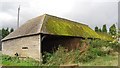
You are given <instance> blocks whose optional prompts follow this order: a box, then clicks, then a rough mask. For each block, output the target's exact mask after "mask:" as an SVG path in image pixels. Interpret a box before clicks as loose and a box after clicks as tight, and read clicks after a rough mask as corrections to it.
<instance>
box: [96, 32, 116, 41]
mask: <svg viewBox="0 0 120 68" xmlns="http://www.w3.org/2000/svg"><path fill="white" fill-rule="evenodd" d="M97 33H98V35H100V39H101V40H104V41H113V40H114V39H113V38H112V36H111V35H109V34H107V33H104V32H97Z"/></svg>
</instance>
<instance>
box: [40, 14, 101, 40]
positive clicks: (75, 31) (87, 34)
mask: <svg viewBox="0 0 120 68" xmlns="http://www.w3.org/2000/svg"><path fill="white" fill-rule="evenodd" d="M42 29H44V30H43V32H45V33H49V34H55V35H64V36H77V37H83V38H100V37H99V35H98V34H97V33H96V32H95V31H94V30H92V29H91V28H90V27H89V26H87V25H84V24H81V23H77V22H73V21H70V20H67V19H63V18H58V17H55V16H50V15H47V16H46V18H45V22H44V23H43V28H42Z"/></svg>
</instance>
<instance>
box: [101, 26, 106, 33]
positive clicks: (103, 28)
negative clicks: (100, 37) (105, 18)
mask: <svg viewBox="0 0 120 68" xmlns="http://www.w3.org/2000/svg"><path fill="white" fill-rule="evenodd" d="M102 32H105V33H107V27H106V24H104V25H103V27H102Z"/></svg>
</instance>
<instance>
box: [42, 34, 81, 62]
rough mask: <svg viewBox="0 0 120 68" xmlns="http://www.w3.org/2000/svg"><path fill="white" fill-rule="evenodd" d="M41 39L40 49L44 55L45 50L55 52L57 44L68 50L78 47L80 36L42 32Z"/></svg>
mask: <svg viewBox="0 0 120 68" xmlns="http://www.w3.org/2000/svg"><path fill="white" fill-rule="evenodd" d="M41 40H42V42H41V51H42V55H44V53H45V52H47V53H51V54H52V53H54V52H56V50H57V49H58V47H59V46H62V47H64V48H65V49H68V50H71V49H76V48H79V45H80V40H81V38H76V37H70V36H58V35H47V34H42V37H41ZM43 60H44V57H43Z"/></svg>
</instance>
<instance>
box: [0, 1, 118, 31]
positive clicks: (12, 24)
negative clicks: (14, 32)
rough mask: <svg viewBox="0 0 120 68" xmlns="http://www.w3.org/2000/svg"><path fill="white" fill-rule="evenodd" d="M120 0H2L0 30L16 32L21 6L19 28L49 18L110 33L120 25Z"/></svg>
mask: <svg viewBox="0 0 120 68" xmlns="http://www.w3.org/2000/svg"><path fill="white" fill-rule="evenodd" d="M118 1H119V0H0V28H2V27H4V28H6V27H9V28H15V29H16V28H17V9H18V7H19V5H20V25H22V24H24V23H25V22H26V21H27V20H29V19H31V18H34V17H37V16H40V15H43V14H50V15H54V16H57V17H62V18H65V19H69V20H72V21H76V22H80V23H83V24H86V25H88V26H89V27H91V28H92V29H94V27H95V26H98V27H99V28H102V26H103V25H104V24H106V25H107V29H108V28H109V27H110V26H111V25H112V24H117V25H118Z"/></svg>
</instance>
